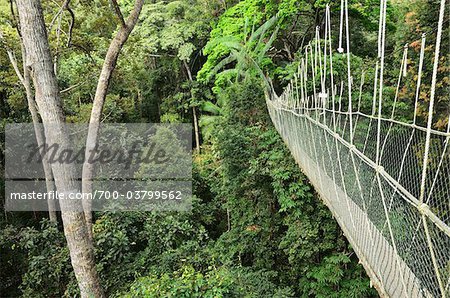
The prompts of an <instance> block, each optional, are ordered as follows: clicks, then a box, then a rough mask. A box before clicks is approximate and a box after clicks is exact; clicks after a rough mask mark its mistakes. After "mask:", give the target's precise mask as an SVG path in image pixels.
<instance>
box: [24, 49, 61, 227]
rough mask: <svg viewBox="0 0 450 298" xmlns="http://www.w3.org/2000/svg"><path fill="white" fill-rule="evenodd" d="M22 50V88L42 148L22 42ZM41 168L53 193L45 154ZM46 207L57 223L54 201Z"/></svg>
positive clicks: (43, 138) (42, 142)
mask: <svg viewBox="0 0 450 298" xmlns="http://www.w3.org/2000/svg"><path fill="white" fill-rule="evenodd" d="M21 48H22V61H23V62H22V63H23V86H24V87H25V93H26V95H27V102H28V109H29V110H30V114H31V119H32V121H33V126H34V133H35V135H36V141H37V145H38V146H39V148H44V147H43V145H44V144H45V135H44V132H43V131H42V129H41V125H40V121H39V114H38V111H37V106H36V101H35V100H34V94H33V90H32V88H31V81H30V70H29V69H28V68H27V67H26V62H25V61H26V52H25V47H24V45H23V42H22V43H21ZM42 167H43V168H44V175H45V186H46V188H47V192H49V193H50V192H53V191H55V183H54V181H53V171H52V168H51V166H50V163H49V162H48V157H47V155H46V154H44V155H43V156H42ZM47 206H48V215H49V217H50V221H53V222H57V217H56V201H55V200H47Z"/></svg>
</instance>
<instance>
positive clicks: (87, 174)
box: [81, 0, 144, 237]
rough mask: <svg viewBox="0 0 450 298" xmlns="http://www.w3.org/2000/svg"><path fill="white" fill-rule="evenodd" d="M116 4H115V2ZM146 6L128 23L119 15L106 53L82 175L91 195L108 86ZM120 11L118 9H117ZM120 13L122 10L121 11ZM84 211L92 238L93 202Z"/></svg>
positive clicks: (136, 7)
mask: <svg viewBox="0 0 450 298" xmlns="http://www.w3.org/2000/svg"><path fill="white" fill-rule="evenodd" d="M114 3H115V2H114ZM143 5H144V0H136V2H135V4H134V8H133V10H132V11H131V13H130V15H129V16H128V19H127V21H126V22H125V21H123V19H122V15H121V14H120V13H118V16H119V18H121V24H122V26H121V28H120V29H119V31H118V32H117V34H116V36H115V37H114V39H113V40H112V41H111V44H110V45H109V48H108V52H107V53H106V57H105V61H104V62H103V67H102V71H101V73H100V77H99V79H98V83H97V90H96V91H95V97H94V103H93V105H92V111H91V118H90V120H89V130H88V135H87V139H86V158H85V162H84V164H83V175H82V178H83V179H82V187H81V189H82V192H83V193H91V192H92V178H93V171H94V168H93V165H92V164H91V163H89V162H88V161H89V155H90V153H91V152H92V151H93V150H94V148H95V147H96V145H97V141H98V132H99V125H100V120H101V115H102V111H103V105H104V103H105V98H106V94H107V92H108V86H109V83H110V81H111V76H112V73H113V71H114V68H115V67H116V63H117V59H118V57H119V54H120V50H121V49H122V47H123V45H124V44H125V42H126V41H127V39H128V36H130V33H131V31H133V28H134V26H135V25H136V23H137V21H138V18H139V14H140V13H141V10H142V6H143ZM116 9H118V7H116ZM119 11H120V10H119ZM83 209H84V213H85V218H86V224H87V227H88V233H89V236H90V237H92V201H91V200H83Z"/></svg>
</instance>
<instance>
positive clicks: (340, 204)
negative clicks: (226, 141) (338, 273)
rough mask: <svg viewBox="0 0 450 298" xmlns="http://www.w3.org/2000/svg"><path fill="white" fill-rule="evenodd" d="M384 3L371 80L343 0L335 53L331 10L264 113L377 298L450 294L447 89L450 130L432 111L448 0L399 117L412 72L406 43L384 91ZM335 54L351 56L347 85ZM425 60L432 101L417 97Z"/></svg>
mask: <svg viewBox="0 0 450 298" xmlns="http://www.w3.org/2000/svg"><path fill="white" fill-rule="evenodd" d="M386 6H387V4H386V0H381V3H380V19H379V33H378V53H377V56H378V57H377V61H376V62H375V63H374V64H375V65H374V75H373V77H374V78H373V81H371V82H365V81H364V80H365V75H364V71H362V74H361V75H360V77H361V78H360V80H359V82H356V80H355V79H354V77H353V75H352V66H351V57H350V53H351V49H350V42H349V40H350V39H349V35H350V32H349V31H350V30H349V23H348V3H347V0H342V1H341V14H340V24H339V25H340V36H339V47H338V49H337V50H336V53H335V50H334V48H333V44H332V36H331V32H332V30H331V28H332V27H331V14H330V9H329V7H328V6H327V8H326V12H325V26H324V28H322V30H320V29H319V28H316V33H315V38H314V39H313V40H312V41H311V42H310V43H309V44H308V45H307V46H306V47H305V48H304V52H303V55H302V58H301V61H300V64H299V68H298V71H297V72H296V74H295V75H294V78H293V79H292V80H291V83H290V84H289V85H288V86H287V87H286V89H285V90H284V92H283V93H282V94H281V95H280V96H278V95H277V94H276V93H275V92H272V93H271V94H268V96H267V97H266V101H267V107H268V110H269V113H270V116H271V119H272V121H273V123H274V125H275V127H276V129H277V130H278V131H279V133H280V134H281V136H282V138H283V140H284V141H285V143H286V145H287V146H288V147H289V149H290V151H291V153H292V155H293V156H294V158H295V160H296V162H297V163H298V165H299V167H300V168H301V169H302V170H303V172H304V173H305V174H306V175H307V176H308V178H309V180H310V181H311V183H312V184H313V185H314V187H315V189H316V191H317V193H318V194H319V195H320V197H321V198H322V200H323V201H324V203H325V204H326V205H327V206H328V207H329V209H330V210H331V212H332V214H333V215H334V217H335V218H336V220H337V222H338V223H339V225H340V226H341V228H342V230H343V232H344V234H345V236H346V237H347V239H348V240H349V242H350V244H351V245H352V247H353V249H354V250H355V252H356V254H357V255H358V257H359V259H360V262H361V263H362V265H363V266H364V268H365V269H366V271H367V273H368V275H369V277H370V279H371V283H372V284H373V285H374V286H375V288H376V289H377V290H378V292H379V294H380V295H381V296H382V297H450V227H449V226H450V148H449V147H450V146H449V140H450V98H449V97H450V93H449V92H448V90H447V91H445V90H444V91H443V92H447V93H446V94H447V95H446V99H447V100H448V103H447V105H448V109H447V110H446V111H445V112H444V113H448V114H449V115H444V119H445V120H444V121H445V122H446V125H445V128H444V129H438V128H436V125H435V122H436V118H437V117H441V118H442V111H440V112H439V113H440V114H439V115H438V112H437V111H435V107H436V104H437V103H436V101H437V100H436V97H437V96H436V94H437V92H438V91H439V90H438V89H439V87H438V86H439V84H438V68H439V66H440V65H439V64H440V63H441V61H442V59H440V57H441V50H442V45H441V42H442V39H443V38H442V32H443V23H444V17H445V13H446V12H445V9H446V1H445V0H441V1H440V6H439V9H440V12H439V19H438V20H437V26H436V30H434V31H433V33H434V34H435V40H433V43H432V46H433V48H434V52H433V55H432V56H433V57H432V58H431V59H428V60H429V61H427V59H426V57H425V56H426V55H425V54H424V53H425V48H426V44H427V37H428V35H427V34H423V35H422V38H421V39H420V40H419V42H420V44H421V46H420V55H419V56H418V60H419V61H418V66H417V78H416V79H414V82H415V84H416V86H415V88H414V89H415V99H414V100H411V101H412V102H413V104H414V106H413V108H414V111H411V113H410V114H411V115H412V117H411V119H407V120H405V119H404V117H403V119H400V120H399V119H398V118H399V117H397V116H398V115H397V114H396V113H397V111H398V109H399V105H400V103H399V100H398V98H399V90H400V89H401V87H402V84H405V82H403V81H404V78H405V77H406V76H407V75H408V71H407V70H408V69H407V67H408V66H407V63H408V50H409V48H410V46H409V45H405V47H404V50H403V57H402V59H401V63H400V65H399V71H398V73H399V75H398V80H397V85H396V86H392V87H395V95H393V96H390V97H388V96H386V94H385V93H386V91H385V90H386V87H387V86H385V68H384V66H385V60H386V53H385V47H386V44H385V43H386V36H385V35H386ZM321 31H322V32H321ZM344 32H345V34H344ZM344 41H345V42H344ZM430 44H431V43H430ZM336 55H343V57H346V67H347V71H346V74H345V76H346V78H345V79H342V78H338V77H335V72H334V70H333V59H332V58H333V56H336ZM424 64H428V65H432V73H431V75H430V76H429V77H431V82H427V83H429V84H428V85H429V86H430V87H429V88H427V100H426V102H425V101H423V100H422V101H421V99H420V92H421V91H422V90H421V88H423V85H424V83H423V82H422V79H423V78H424V77H425V76H424V74H423V69H424ZM367 88H370V92H371V94H373V96H372V99H371V103H370V104H369V106H370V108H369V109H367V108H366V107H365V105H364V104H363V101H364V99H362V94H363V93H364V92H366V91H367V90H366V89H367ZM440 92H441V94H442V90H440ZM444 94H445V93H444ZM392 97H393V98H392ZM386 102H389V103H390V104H388V105H386V104H385V103H386ZM424 106H426V109H425V110H426V112H427V113H426V116H425V117H424V118H425V120H424V121H423V122H424V124H423V125H421V124H420V123H419V121H418V117H419V116H418V115H419V110H423V109H424Z"/></svg>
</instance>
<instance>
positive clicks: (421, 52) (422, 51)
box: [413, 33, 427, 125]
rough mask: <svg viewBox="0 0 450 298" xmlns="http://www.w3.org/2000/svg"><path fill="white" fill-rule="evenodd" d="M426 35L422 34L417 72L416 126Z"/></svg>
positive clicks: (414, 120) (414, 121) (414, 122)
mask: <svg viewBox="0 0 450 298" xmlns="http://www.w3.org/2000/svg"><path fill="white" fill-rule="evenodd" d="M426 36H427V35H426V33H423V34H422V42H421V45H420V57H419V70H418V72H417V87H416V98H415V103H414V119H413V124H414V125H416V119H417V109H418V107H419V96H420V85H421V82H422V69H423V58H424V56H425V42H426V38H427V37H426Z"/></svg>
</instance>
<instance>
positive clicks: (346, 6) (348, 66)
mask: <svg viewBox="0 0 450 298" xmlns="http://www.w3.org/2000/svg"><path fill="white" fill-rule="evenodd" d="M344 3H345V34H346V36H345V39H346V43H347V53H346V55H347V85H348V112H349V118H350V144H351V145H353V115H352V82H351V81H352V75H351V70H350V30H349V25H348V0H344Z"/></svg>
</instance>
